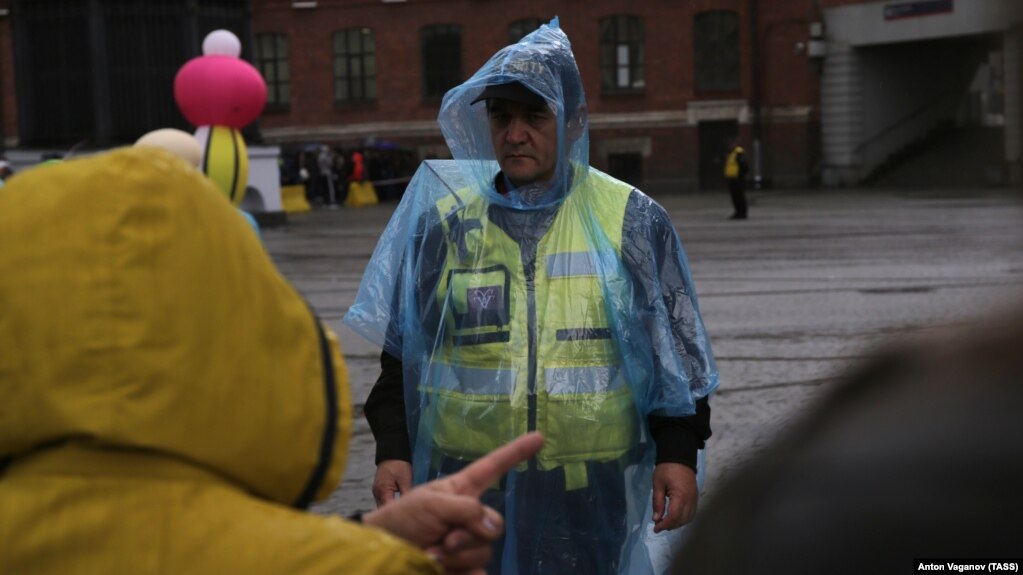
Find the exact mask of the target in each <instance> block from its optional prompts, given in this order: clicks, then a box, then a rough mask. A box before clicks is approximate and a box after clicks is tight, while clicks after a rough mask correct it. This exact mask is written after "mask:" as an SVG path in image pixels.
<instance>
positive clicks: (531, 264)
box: [520, 241, 537, 471]
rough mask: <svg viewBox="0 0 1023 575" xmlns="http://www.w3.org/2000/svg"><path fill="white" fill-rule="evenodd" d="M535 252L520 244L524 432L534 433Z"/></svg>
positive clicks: (533, 246)
mask: <svg viewBox="0 0 1023 575" xmlns="http://www.w3.org/2000/svg"><path fill="white" fill-rule="evenodd" d="M530 251H531V252H532V253H530ZM536 252H537V245H536V244H535V243H534V242H528V241H527V242H523V243H522V244H520V253H521V254H522V271H523V275H524V276H525V279H526V338H527V349H528V350H529V356H528V360H527V361H528V368H527V369H528V373H527V380H526V383H527V387H526V391H527V394H526V431H536V369H537V366H536V362H537V358H536V353H537V352H536V348H537V341H536V339H537V333H536V329H537V328H536ZM529 469H530V470H534V471H535V470H536V457H535V456H534V457H531V458H530V459H529Z"/></svg>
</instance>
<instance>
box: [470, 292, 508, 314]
mask: <svg viewBox="0 0 1023 575" xmlns="http://www.w3.org/2000/svg"><path fill="white" fill-rule="evenodd" d="M465 297H466V299H467V300H468V302H469V313H472V314H478V313H484V312H488V311H500V310H502V309H504V286H499V285H496V286H485V287H478V288H467V289H466V290H465Z"/></svg>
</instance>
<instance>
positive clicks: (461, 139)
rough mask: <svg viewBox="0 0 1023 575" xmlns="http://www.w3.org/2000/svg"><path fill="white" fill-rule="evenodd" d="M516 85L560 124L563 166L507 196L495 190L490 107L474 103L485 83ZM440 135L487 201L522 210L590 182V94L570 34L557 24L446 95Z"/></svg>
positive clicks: (504, 52)
mask: <svg viewBox="0 0 1023 575" xmlns="http://www.w3.org/2000/svg"><path fill="white" fill-rule="evenodd" d="M511 82H519V83H520V84H522V85H523V86H525V87H527V88H529V89H530V90H531V91H533V92H534V93H536V94H537V95H539V96H540V97H542V98H543V99H544V100H545V101H546V102H547V105H548V106H549V107H550V109H551V110H552V111H553V112H554V113H555V115H556V116H557V119H558V149H557V153H558V163H557V170H556V174H555V176H554V179H553V181H552V182H550V183H549V184H545V185H542V187H541V184H535V185H532V184H531V185H527V186H523V187H521V188H519V189H516V190H511V191H510V192H509V193H508V194H506V195H501V194H498V193H497V192H496V191H495V190H494V178H495V177H496V175H497V173H498V171H499V170H500V167H499V166H498V161H497V157H496V153H495V151H494V147H493V144H492V143H491V139H490V127H489V123H488V120H487V110H486V104H484V103H482V102H480V103H477V104H473V101H475V100H476V99H477V98H478V97H479V96H480V94H481V93H482V92H483V90H484V89H486V88H487V86H492V85H497V84H507V83H511ZM438 122H439V123H440V127H441V131H442V132H443V134H444V138H445V140H446V141H447V144H448V148H449V149H450V150H451V154H452V157H453V158H454V159H455V160H458V163H459V166H460V167H461V170H462V172H463V174H462V176H463V178H464V180H465V182H466V183H467V184H468V185H469V186H470V188H472V189H473V190H474V191H477V192H479V193H483V194H485V195H486V196H487V199H488V200H490V201H492V202H494V203H496V204H498V205H504V206H510V207H514V208H518V209H538V208H543V207H547V206H551V205H554V204H557V203H559V202H561V201H563V200H564V198H565V196H566V195H567V194H568V193H569V192H570V191H571V190H572V189H574V188H576V187H578V186H579V185H580V184H581V183H582V181H583V180H584V179H585V178H586V176H587V172H588V165H589V147H590V142H589V133H588V129H589V128H588V120H587V111H586V96H585V94H584V93H583V85H582V79H581V78H580V76H579V68H578V67H577V66H576V63H575V57H574V56H573V55H572V46H571V44H570V43H569V41H568V36H566V35H565V33H564V32H563V31H562V30H561V28H560V27H559V25H558V19H557V18H555V19H553V20H551V22H550V23H549V24H545V25H543V26H541V27H540V28H539V29H537V30H536V31H534V32H532V33H531V34H529V35H527V36H525V37H524V38H522V40H520V41H519V42H518V43H516V44H512V45H510V46H506V47H505V48H503V49H501V50H500V51H498V52H497V53H496V54H494V56H493V57H491V58H490V60H489V61H488V62H487V63H486V64H484V65H483V66H482V67H481V68H480V69H479V70H478V71H477V72H476V73H475V74H473V76H472V77H471V78H469V79H468V80H466V81H465V82H464V83H463V84H461V85H460V86H456V87H455V88H452V89H451V90H450V91H448V93H447V94H446V95H445V96H444V101H443V102H442V104H441V110H440V115H439V117H438Z"/></svg>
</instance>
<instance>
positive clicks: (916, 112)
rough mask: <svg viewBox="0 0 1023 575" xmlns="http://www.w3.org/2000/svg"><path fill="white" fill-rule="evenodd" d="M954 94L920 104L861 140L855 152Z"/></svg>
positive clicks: (943, 94) (948, 92)
mask: <svg viewBox="0 0 1023 575" xmlns="http://www.w3.org/2000/svg"><path fill="white" fill-rule="evenodd" d="M954 95H955V93H954V92H951V91H945V92H942V93H941V94H940V95H939V96H938V97H937V98H934V99H933V100H931V101H929V102H927V103H926V104H924V105H922V106H920V107H919V108H917V109H916V110H913V111H912V112H911V113H910V114H909V115H907V116H903V117H902V118H900V119H899V120H898V121H897V122H894V123H892V124H891V125H889V126H886V127H885V128H884V129H882V130H881V131H880V132H878V133H876V134H874V135H873V136H871V137H870V138H869V139H867V140H864V141H863V142H860V144H859V145H858V146H856V147H855V148H854V149H853V153H859V152H862V151H863V150H864V149H865V148H866V147H867V146H869V145H870V144H873V143H874V142H876V141H878V140H880V139H881V138H882V137H884V136H887V135H888V134H890V133H891V132H894V131H895V130H896V129H898V128H901V127H902V126H904V125H905V124H908V123H909V122H910V121H911V120H914V119H916V118H917V116H920V115H922V114H923V113H924V112H927V111H929V110H931V109H932V108H934V107H936V106H937V104H939V103H941V102H942V101H944V100H947V99H948V98H949V96H954Z"/></svg>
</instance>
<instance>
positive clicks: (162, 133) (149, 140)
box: [135, 128, 202, 168]
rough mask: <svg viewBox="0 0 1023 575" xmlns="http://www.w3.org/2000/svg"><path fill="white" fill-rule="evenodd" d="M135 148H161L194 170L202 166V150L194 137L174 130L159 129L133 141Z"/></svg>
mask: <svg viewBox="0 0 1023 575" xmlns="http://www.w3.org/2000/svg"><path fill="white" fill-rule="evenodd" d="M135 145H136V146H149V147H152V148H162V149H164V150H167V151H168V152H170V153H172V154H174V155H175V156H178V157H179V158H181V159H183V160H185V161H186V162H188V164H189V165H191V166H194V167H196V168H201V166H202V148H201V147H200V146H199V141H198V140H196V139H195V136H193V135H192V134H189V133H188V132H182V131H181V130H178V129H175V128H160V129H159V130H153V131H152V132H147V133H145V134H143V135H142V137H141V138H139V139H138V140H135Z"/></svg>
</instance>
